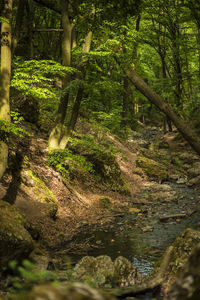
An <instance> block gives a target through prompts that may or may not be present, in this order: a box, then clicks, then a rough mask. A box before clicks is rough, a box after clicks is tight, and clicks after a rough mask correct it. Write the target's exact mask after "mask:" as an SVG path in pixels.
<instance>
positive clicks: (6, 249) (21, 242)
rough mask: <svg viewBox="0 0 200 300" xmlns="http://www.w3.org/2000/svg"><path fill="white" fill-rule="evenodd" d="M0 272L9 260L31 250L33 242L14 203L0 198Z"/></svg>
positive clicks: (17, 258)
mask: <svg viewBox="0 0 200 300" xmlns="http://www.w3.org/2000/svg"><path fill="white" fill-rule="evenodd" d="M0 216H1V218H0V245H1V246H0V272H2V271H4V270H5V269H6V268H7V267H8V263H9V261H11V260H14V259H15V260H22V259H23V258H25V257H27V256H28V254H29V253H30V252H31V251H32V250H33V248H34V243H33V240H32V238H31V236H30V234H29V233H28V231H27V230H26V229H25V228H24V226H25V223H26V222H25V219H24V217H23V216H21V215H20V213H19V212H18V210H17V208H16V207H15V206H14V205H10V204H9V203H7V202H5V201H2V200H0Z"/></svg>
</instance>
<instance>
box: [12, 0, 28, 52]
mask: <svg viewBox="0 0 200 300" xmlns="http://www.w3.org/2000/svg"><path fill="white" fill-rule="evenodd" d="M25 4H26V1H25V0H21V1H19V4H18V8H17V15H16V21H15V29H14V33H13V38H12V56H13V55H14V54H15V51H16V48H17V44H18V41H19V37H20V32H21V28H22V24H23V17H24V8H25Z"/></svg>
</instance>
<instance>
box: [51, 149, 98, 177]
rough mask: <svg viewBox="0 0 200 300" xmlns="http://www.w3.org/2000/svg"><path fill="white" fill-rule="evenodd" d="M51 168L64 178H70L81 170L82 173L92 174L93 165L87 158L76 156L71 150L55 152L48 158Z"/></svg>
mask: <svg viewBox="0 0 200 300" xmlns="http://www.w3.org/2000/svg"><path fill="white" fill-rule="evenodd" d="M48 164H49V166H53V167H54V168H55V169H56V170H57V171H59V172H60V173H61V174H62V176H63V177H65V178H69V175H70V174H71V173H72V172H73V171H75V170H77V169H79V170H81V171H82V172H86V171H87V172H92V171H93V168H92V164H91V163H90V162H88V161H87V160H86V159H85V157H83V156H81V155H79V154H74V153H73V152H72V151H71V150H69V149H64V150H54V151H52V152H51V153H49V156H48Z"/></svg>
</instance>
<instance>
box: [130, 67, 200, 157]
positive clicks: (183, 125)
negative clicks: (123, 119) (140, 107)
mask: <svg viewBox="0 0 200 300" xmlns="http://www.w3.org/2000/svg"><path fill="white" fill-rule="evenodd" d="M125 74H126V75H127V76H128V78H129V79H130V80H131V82H132V83H133V84H134V85H135V87H136V88H137V89H138V90H139V91H140V92H141V93H142V94H143V95H144V96H146V97H147V98H148V99H149V101H150V102H152V103H153V104H154V105H155V106H157V107H158V108H159V109H160V110H161V111H162V112H163V113H164V114H165V115H166V116H167V117H168V118H169V119H170V120H171V121H172V122H173V123H174V125H175V126H176V128H177V129H178V131H179V132H180V133H181V134H182V136H183V137H184V138H185V139H186V140H187V142H188V143H189V144H190V146H191V147H192V148H193V149H194V150H195V151H196V152H197V153H198V154H200V138H199V136H198V135H197V133H196V132H195V131H194V130H193V129H192V128H191V126H190V124H188V123H187V122H185V121H184V120H183V119H181V118H180V117H179V116H178V115H177V114H176V112H175V111H174V110H173V108H172V107H171V106H170V105H169V104H167V103H166V102H165V100H164V99H163V98H162V97H161V96H159V95H158V94H157V93H156V92H154V91H153V90H152V89H151V88H150V87H149V86H148V85H147V84H146V83H145V82H144V80H143V79H142V78H141V77H140V76H139V75H138V74H137V73H136V72H135V70H134V69H128V70H125Z"/></svg>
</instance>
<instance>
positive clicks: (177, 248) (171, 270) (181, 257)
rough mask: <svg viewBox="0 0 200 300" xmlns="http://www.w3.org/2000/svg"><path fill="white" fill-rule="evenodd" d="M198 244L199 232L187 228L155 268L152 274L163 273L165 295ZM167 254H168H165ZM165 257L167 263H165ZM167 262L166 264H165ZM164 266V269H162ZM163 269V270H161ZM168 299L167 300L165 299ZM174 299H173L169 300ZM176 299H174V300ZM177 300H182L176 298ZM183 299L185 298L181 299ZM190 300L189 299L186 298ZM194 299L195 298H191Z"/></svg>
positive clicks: (199, 241) (199, 240)
mask: <svg viewBox="0 0 200 300" xmlns="http://www.w3.org/2000/svg"><path fill="white" fill-rule="evenodd" d="M199 243H200V231H198V230H194V229H189V228H187V229H186V230H184V231H183V232H182V233H181V234H180V236H179V237H177V239H176V240H175V241H174V243H173V244H172V245H171V246H169V248H168V249H167V250H166V252H165V254H164V255H163V257H162V259H161V260H160V262H159V263H158V264H157V266H156V267H155V269H154V271H153V274H157V273H158V272H160V270H161V269H162V270H161V272H162V273H163V277H164V278H163V279H164V280H163V283H162V289H163V291H165V292H164V293H165V294H166V295H167V294H168V292H169V290H170V288H171V286H172V285H173V283H174V282H175V280H176V277H177V276H180V275H181V274H182V273H183V270H184V267H185V264H186V262H187V261H188V258H189V257H190V255H191V253H192V251H193V250H194V248H195V247H196V246H197V245H198V244H199ZM167 253H168V254H167ZM166 257H168V258H167V261H166ZM166 262H167V263H166ZM163 266H164V267H163ZM160 268H161V269H160ZM163 268H164V269H163ZM167 299H168V298H167ZM171 299H174V298H170V300H171ZM175 299H176V298H175ZM178 299H179V300H180V299H181V300H182V298H178ZM183 299H185V298H183ZM186 299H190V298H186ZM191 299H195V300H196V298H191Z"/></svg>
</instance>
